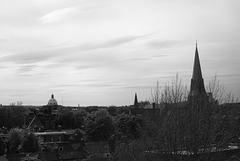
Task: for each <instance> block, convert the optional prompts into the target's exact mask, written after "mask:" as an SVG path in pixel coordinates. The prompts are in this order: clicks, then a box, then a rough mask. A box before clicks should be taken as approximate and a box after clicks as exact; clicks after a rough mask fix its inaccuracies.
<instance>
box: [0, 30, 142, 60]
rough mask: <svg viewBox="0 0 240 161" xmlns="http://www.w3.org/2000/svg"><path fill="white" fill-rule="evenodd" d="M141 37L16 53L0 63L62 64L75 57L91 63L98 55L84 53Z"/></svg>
mask: <svg viewBox="0 0 240 161" xmlns="http://www.w3.org/2000/svg"><path fill="white" fill-rule="evenodd" d="M143 36H144V35H143ZM143 36H126V37H121V38H116V39H112V40H106V41H98V42H89V43H83V44H79V45H77V46H72V47H57V48H49V49H46V50H42V51H31V52H26V53H16V54H12V55H6V56H2V57H0V62H14V63H19V64H26V63H27V64H30V63H38V62H42V61H47V60H50V59H54V58H61V57H62V58H64V60H63V61H64V62H66V61H77V60H81V59H77V58H76V57H78V58H82V59H84V60H88V61H93V60H94V61H96V57H93V56H97V57H98V58H101V56H99V54H94V55H93V56H92V55H89V53H87V52H86V51H91V50H100V49H108V48H113V47H116V46H120V45H123V44H126V43H130V42H132V41H134V40H137V39H140V38H141V37H143ZM83 51H84V52H83ZM79 53H80V54H79ZM99 53H100V52H99ZM90 54H91V53H90ZM105 55H106V54H105ZM90 57H91V58H90ZM89 58H90V59H89ZM101 60H102V59H101Z"/></svg>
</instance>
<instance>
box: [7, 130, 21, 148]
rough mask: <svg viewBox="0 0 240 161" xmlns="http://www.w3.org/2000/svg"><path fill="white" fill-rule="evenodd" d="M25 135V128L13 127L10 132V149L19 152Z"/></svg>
mask: <svg viewBox="0 0 240 161" xmlns="http://www.w3.org/2000/svg"><path fill="white" fill-rule="evenodd" d="M23 137H24V130H23V129H19V128H14V129H11V130H10V132H9V142H10V151H11V152H13V153H14V152H17V151H18V150H19V145H21V142H22V139H23Z"/></svg>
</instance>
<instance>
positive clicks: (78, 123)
mask: <svg viewBox="0 0 240 161" xmlns="http://www.w3.org/2000/svg"><path fill="white" fill-rule="evenodd" d="M86 115H87V113H86V111H85V110H84V109H80V110H77V111H74V112H73V119H74V125H73V128H80V129H81V128H82V126H83V122H84V118H85V116H86Z"/></svg>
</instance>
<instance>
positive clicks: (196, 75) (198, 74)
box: [192, 42, 202, 79]
mask: <svg viewBox="0 0 240 161" xmlns="http://www.w3.org/2000/svg"><path fill="white" fill-rule="evenodd" d="M192 79H202V70H201V65H200V60H199V55H198V48H197V42H196V50H195V59H194V65H193V75H192Z"/></svg>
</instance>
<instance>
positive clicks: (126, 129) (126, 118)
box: [115, 114, 144, 139]
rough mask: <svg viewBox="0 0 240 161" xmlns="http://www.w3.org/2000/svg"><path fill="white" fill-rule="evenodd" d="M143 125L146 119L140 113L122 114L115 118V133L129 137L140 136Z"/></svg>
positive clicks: (136, 137) (135, 137)
mask: <svg viewBox="0 0 240 161" xmlns="http://www.w3.org/2000/svg"><path fill="white" fill-rule="evenodd" d="M143 126H144V120H143V119H142V118H141V116H140V115H133V116H130V115H127V114H120V115H118V116H117V117H116V118H115V133H116V134H117V135H122V136H126V137H127V138H128V139H138V138H140V136H141V128H142V127H143ZM122 136H120V137H122Z"/></svg>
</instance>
